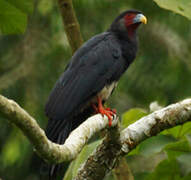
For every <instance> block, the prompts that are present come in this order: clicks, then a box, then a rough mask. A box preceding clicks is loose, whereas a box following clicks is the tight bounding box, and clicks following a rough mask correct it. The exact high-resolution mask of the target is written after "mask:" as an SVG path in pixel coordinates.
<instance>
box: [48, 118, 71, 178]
mask: <svg viewBox="0 0 191 180" xmlns="http://www.w3.org/2000/svg"><path fill="white" fill-rule="evenodd" d="M56 129H57V133H52V135H51V134H47V136H48V138H49V139H50V140H52V141H53V142H55V143H57V144H64V142H65V140H66V139H67V137H68V136H69V134H70V132H71V129H72V121H68V122H67V123H66V124H65V125H61V126H59V127H58V128H56ZM50 135H51V136H50ZM63 165H64V163H61V164H53V165H50V167H49V180H56V179H57V178H59V176H60V178H61V177H62V176H63V175H62V174H61V171H62V167H63Z"/></svg>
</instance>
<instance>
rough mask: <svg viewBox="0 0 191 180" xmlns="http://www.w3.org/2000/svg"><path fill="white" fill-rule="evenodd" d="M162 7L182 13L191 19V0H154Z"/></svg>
mask: <svg viewBox="0 0 191 180" xmlns="http://www.w3.org/2000/svg"><path fill="white" fill-rule="evenodd" d="M154 1H155V2H156V3H157V4H158V5H159V6H160V7H161V8H164V9H168V10H171V11H173V12H175V13H178V14H181V15H182V16H185V17H187V18H188V19H190V20H191V11H190V9H191V1H190V0H154Z"/></svg>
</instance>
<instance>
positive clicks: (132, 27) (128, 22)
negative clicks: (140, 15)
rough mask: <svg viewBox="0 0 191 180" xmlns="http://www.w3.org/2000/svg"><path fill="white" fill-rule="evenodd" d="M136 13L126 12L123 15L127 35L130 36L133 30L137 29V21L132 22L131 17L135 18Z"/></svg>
mask: <svg viewBox="0 0 191 180" xmlns="http://www.w3.org/2000/svg"><path fill="white" fill-rule="evenodd" d="M136 15H137V14H133V13H132V14H127V15H126V16H125V17H124V20H125V26H126V28H127V31H128V35H129V37H132V36H133V35H134V33H135V30H136V29H137V27H138V26H139V23H134V22H133V19H134V18H135V16H136Z"/></svg>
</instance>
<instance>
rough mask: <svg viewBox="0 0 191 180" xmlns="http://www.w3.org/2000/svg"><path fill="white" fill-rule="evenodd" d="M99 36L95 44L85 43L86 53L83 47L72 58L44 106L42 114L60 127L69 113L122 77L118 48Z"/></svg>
mask: <svg viewBox="0 0 191 180" xmlns="http://www.w3.org/2000/svg"><path fill="white" fill-rule="evenodd" d="M100 36H102V38H101V37H98V39H99V40H98V41H96V40H95V38H94V39H93V40H89V41H90V42H88V43H89V44H91V47H90V48H89V49H87V47H88V46H87V44H88V43H87V44H85V45H84V46H82V48H80V49H79V50H78V51H79V52H78V54H79V56H77V55H74V56H73V58H72V59H71V63H70V65H69V66H68V68H67V69H66V71H65V72H64V73H63V75H62V76H61V78H60V79H59V80H58V81H57V83H56V85H55V87H54V89H53V91H52V93H51V95H50V97H49V100H48V103H47V105H46V114H47V116H48V117H49V118H50V119H51V120H62V121H63V122H62V123H64V119H67V117H69V116H70V115H71V113H72V114H73V113H74V112H77V111H79V108H80V107H81V105H82V104H85V103H87V102H88V100H90V98H91V97H92V96H95V95H96V94H97V93H98V92H99V91H101V89H103V87H104V86H105V85H106V84H107V83H109V82H111V81H112V80H115V79H114V77H115V76H114V75H115V74H122V71H123V70H120V67H121V66H122V64H123V63H124V59H123V57H122V52H121V49H120V45H119V44H118V43H117V42H116V40H115V39H112V38H113V36H112V35H110V34H109V35H108V34H102V35H100ZM92 41H94V42H95V43H93V42H92ZM114 41H115V42H114ZM84 49H85V51H84ZM116 51H117V54H118V55H117V56H116ZM113 52H115V56H114V55H113ZM118 71H120V73H119V72H118Z"/></svg>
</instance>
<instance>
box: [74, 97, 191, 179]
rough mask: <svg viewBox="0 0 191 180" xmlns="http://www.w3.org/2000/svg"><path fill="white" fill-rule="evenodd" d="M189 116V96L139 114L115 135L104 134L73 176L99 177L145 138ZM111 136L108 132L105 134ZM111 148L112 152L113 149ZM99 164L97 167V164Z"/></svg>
mask: <svg viewBox="0 0 191 180" xmlns="http://www.w3.org/2000/svg"><path fill="white" fill-rule="evenodd" d="M190 120H191V99H187V100H184V101H182V102H180V103H176V104H173V105H170V106H168V107H166V108H163V109H161V110H158V111H155V112H153V113H152V114H150V115H148V116H145V117H144V118H141V119H140V120H139V121H137V122H135V123H133V124H131V125H130V126H129V127H127V128H126V129H124V130H123V131H122V132H121V133H120V136H119V139H118V138H114V139H111V138H108V137H107V138H106V139H105V140H104V142H103V143H102V144H101V145H99V146H98V147H97V149H96V151H95V152H94V153H93V154H92V155H91V156H90V157H88V159H87V161H86V162H85V163H84V164H83V166H82V168H81V169H80V170H79V172H78V174H77V176H76V178H75V180H82V179H86V180H96V179H103V178H104V176H105V175H106V174H107V172H109V171H110V170H111V169H112V167H113V166H114V165H115V163H116V162H117V161H118V160H119V158H120V157H121V156H122V155H124V154H127V153H128V152H130V151H131V150H132V149H133V148H135V147H136V145H138V144H139V143H141V142H142V141H143V140H145V139H146V138H149V137H150V136H153V135H156V134H157V133H159V132H161V131H163V130H164V129H167V128H171V127H174V126H176V125H179V124H183V123H185V122H187V121H190ZM110 136H112V135H111V134H110V135H109V137H110ZM113 152H114V153H113ZM100 167H101V168H100Z"/></svg>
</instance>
